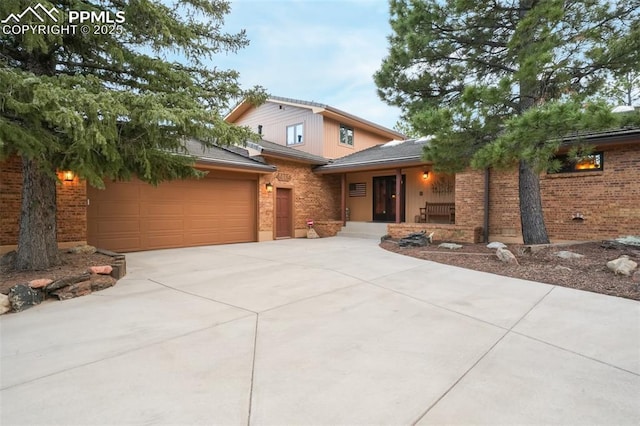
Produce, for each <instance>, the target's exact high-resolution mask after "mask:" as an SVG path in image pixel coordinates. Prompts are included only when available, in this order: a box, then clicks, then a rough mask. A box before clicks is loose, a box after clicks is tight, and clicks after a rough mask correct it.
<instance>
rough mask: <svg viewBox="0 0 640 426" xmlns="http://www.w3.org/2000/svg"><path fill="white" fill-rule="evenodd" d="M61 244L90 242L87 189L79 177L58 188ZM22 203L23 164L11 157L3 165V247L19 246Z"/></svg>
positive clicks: (0, 167) (0, 199) (0, 178)
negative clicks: (88, 238) (88, 236)
mask: <svg viewBox="0 0 640 426" xmlns="http://www.w3.org/2000/svg"><path fill="white" fill-rule="evenodd" d="M56 197H57V210H58V211H57V228H58V229H57V232H58V242H60V243H65V242H78V243H79V242H84V241H85V240H86V238H87V233H86V229H87V214H86V203H87V187H86V184H85V182H81V181H80V180H79V179H78V178H77V177H76V178H75V179H74V180H73V181H72V182H61V183H60V184H59V185H58V186H57V194H56ZM21 203H22V161H21V160H20V158H19V157H15V156H14V157H11V158H8V159H7V160H6V161H4V162H2V163H0V211H1V212H2V215H0V246H14V245H16V244H17V243H18V232H19V226H20V224H19V221H20V207H21Z"/></svg>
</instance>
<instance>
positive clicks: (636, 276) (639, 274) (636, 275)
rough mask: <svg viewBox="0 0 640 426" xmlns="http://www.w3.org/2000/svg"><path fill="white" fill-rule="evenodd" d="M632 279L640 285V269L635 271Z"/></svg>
mask: <svg viewBox="0 0 640 426" xmlns="http://www.w3.org/2000/svg"><path fill="white" fill-rule="evenodd" d="M631 279H632V280H633V282H634V283H638V285H640V271H636V272H634V273H633V276H632V277H631Z"/></svg>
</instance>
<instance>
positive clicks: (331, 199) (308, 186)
mask: <svg viewBox="0 0 640 426" xmlns="http://www.w3.org/2000/svg"><path fill="white" fill-rule="evenodd" d="M268 162H269V164H273V165H275V166H276V167H277V168H278V171H277V172H274V173H270V174H266V175H262V176H261V177H260V184H259V186H260V195H259V203H258V204H259V209H260V211H259V214H258V216H259V218H260V221H259V222H260V223H259V231H261V232H264V231H273V228H274V217H273V214H274V200H275V195H274V194H275V190H274V192H272V193H268V192H267V191H266V188H265V186H266V184H267V183H269V182H270V183H271V184H272V185H273V186H274V187H282V188H292V190H293V197H294V200H293V203H294V207H293V210H294V228H295V229H296V230H305V229H306V228H307V223H306V221H307V219H313V220H314V221H335V220H340V177H339V176H335V175H318V174H315V173H313V171H312V167H311V166H310V165H307V164H301V163H295V162H291V161H284V160H280V159H271V158H270V159H269V161H268Z"/></svg>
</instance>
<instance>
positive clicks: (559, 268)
mask: <svg viewBox="0 0 640 426" xmlns="http://www.w3.org/2000/svg"><path fill="white" fill-rule="evenodd" d="M554 269H557V270H558V271H567V272H570V271H571V270H572V269H571V268H567V267H566V266H562V265H556V267H555V268H554Z"/></svg>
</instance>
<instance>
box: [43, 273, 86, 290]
mask: <svg viewBox="0 0 640 426" xmlns="http://www.w3.org/2000/svg"><path fill="white" fill-rule="evenodd" d="M89 277H90V274H89V273H88V272H86V273H84V274H80V275H75V276H72V277H65V278H60V279H59V280H55V281H54V282H52V283H51V284H49V285H48V286H46V287H45V288H44V291H46V292H48V293H50V292H53V291H56V290H59V289H61V288H62V287H66V286H68V285H71V284H75V283H78V282H81V281H86V280H88V279H89Z"/></svg>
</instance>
